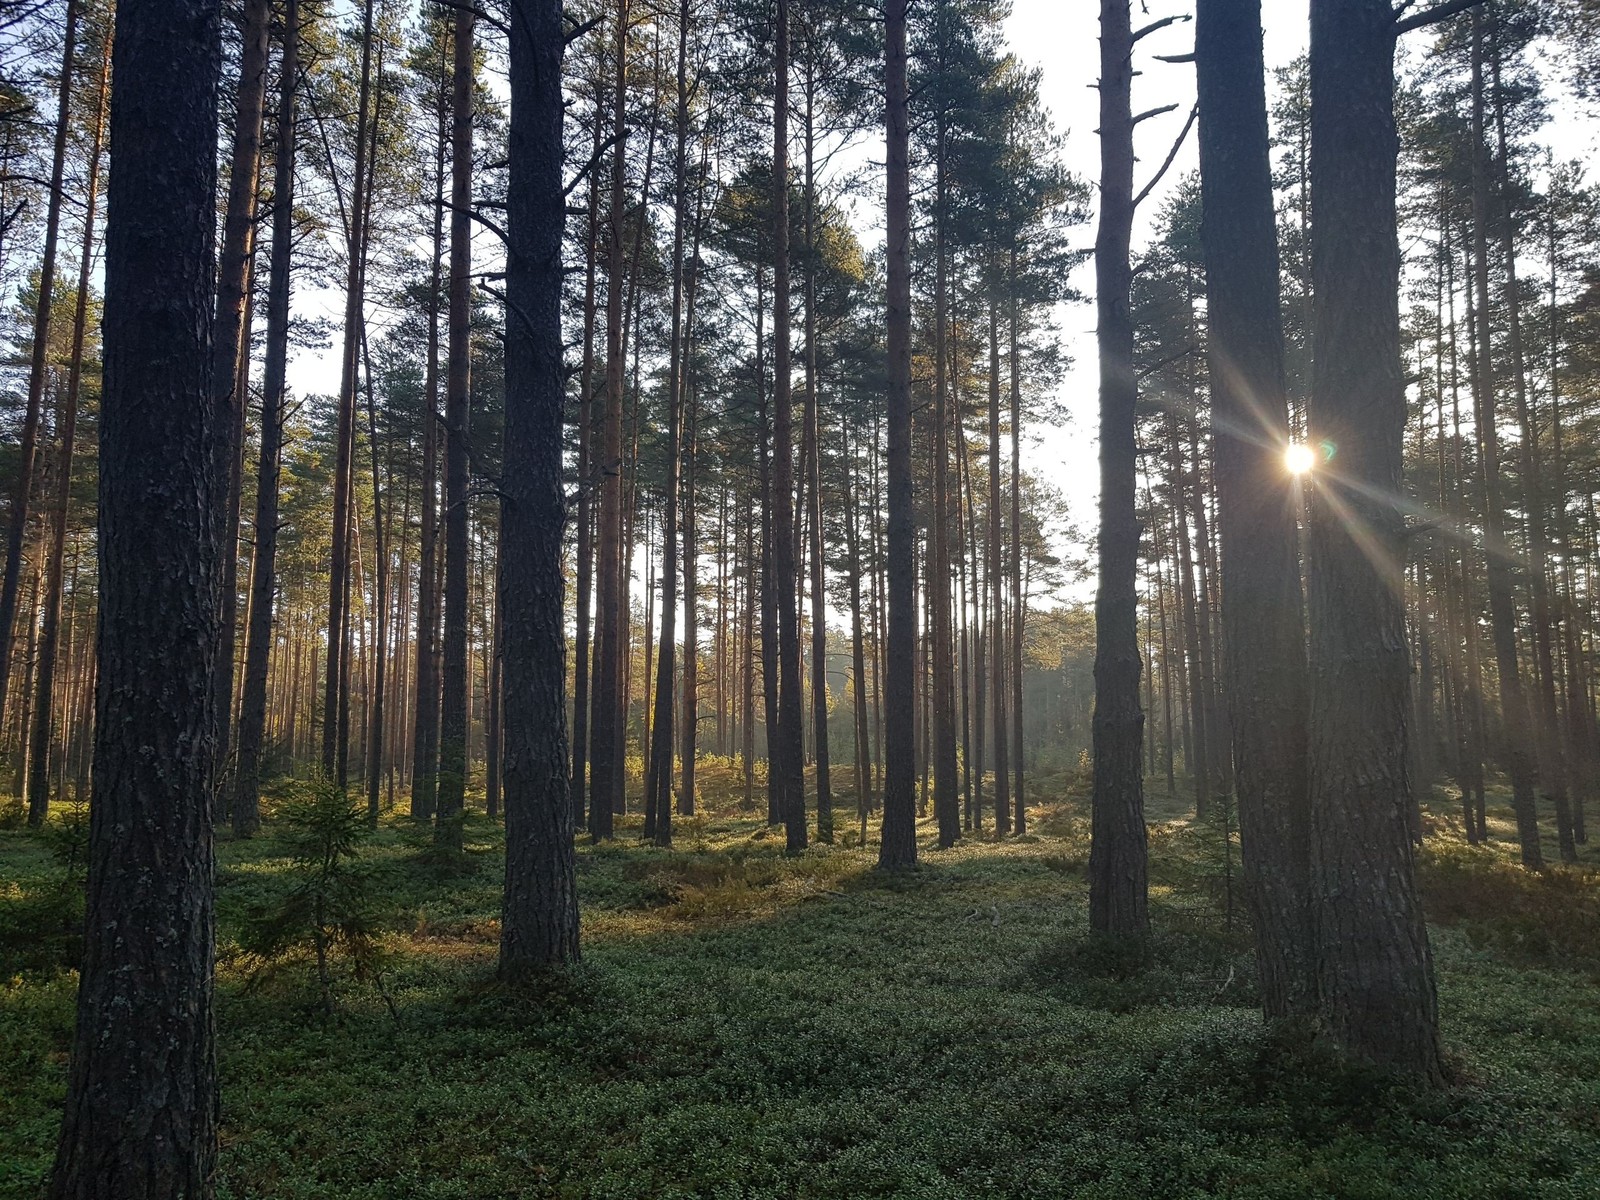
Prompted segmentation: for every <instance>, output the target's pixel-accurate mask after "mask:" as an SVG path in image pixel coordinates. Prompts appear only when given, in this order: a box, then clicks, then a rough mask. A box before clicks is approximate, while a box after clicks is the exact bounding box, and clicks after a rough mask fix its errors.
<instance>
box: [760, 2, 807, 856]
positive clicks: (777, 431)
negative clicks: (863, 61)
mask: <svg viewBox="0 0 1600 1200" xmlns="http://www.w3.org/2000/svg"><path fill="white" fill-rule="evenodd" d="M773 57H774V58H775V60H776V64H775V70H776V78H777V82H776V87H775V90H774V93H773V108H772V243H773V247H772V248H773V264H772V384H773V387H772V521H773V526H772V574H773V588H774V590H775V591H776V592H777V599H778V712H777V717H778V719H777V723H776V729H775V732H776V735H777V738H776V744H775V745H774V746H773V747H772V748H771V749H770V750H769V752H768V757H769V760H770V763H771V765H770V767H769V770H774V771H776V773H777V779H778V802H779V805H780V808H781V810H782V813H783V821H784V828H785V833H786V837H785V841H786V844H787V848H788V851H789V853H790V854H797V853H799V852H800V851H801V850H804V849H805V848H806V789H805V746H804V732H803V729H804V725H803V722H804V720H805V718H804V716H803V715H802V714H803V712H804V708H803V702H802V689H801V685H800V610H799V604H798V600H797V598H796V589H797V588H798V586H799V574H798V571H797V570H796V566H795V536H794V535H795V504H794V405H793V395H794V392H793V386H792V380H791V372H790V353H791V347H790V344H789V0H777V14H776V17H775V25H774V28H773ZM768 727H769V729H771V728H772V725H771V723H770V720H769V726H768Z"/></svg>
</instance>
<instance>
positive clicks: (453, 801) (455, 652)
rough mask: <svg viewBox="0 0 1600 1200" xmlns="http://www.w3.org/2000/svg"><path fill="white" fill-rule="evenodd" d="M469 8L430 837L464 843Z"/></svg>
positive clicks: (454, 151)
mask: <svg viewBox="0 0 1600 1200" xmlns="http://www.w3.org/2000/svg"><path fill="white" fill-rule="evenodd" d="M476 21H477V17H476V14H475V11H474V10H473V9H470V8H465V7H463V8H458V9H456V17H455V25H456V38H455V62H454V66H453V73H452V82H453V84H454V95H453V97H452V102H451V116H452V119H453V120H454V123H455V125H454V129H453V130H452V133H451V139H450V318H449V337H450V350H449V360H448V361H449V368H448V370H447V371H446V373H445V399H444V412H445V416H444V422H445V456H444V662H443V667H444V671H443V675H444V679H443V684H444V693H443V698H442V700H441V703H440V707H439V798H438V812H437V816H436V824H435V826H434V842H435V844H436V845H439V846H441V847H444V848H445V849H446V850H451V851H456V850H460V849H461V822H462V820H463V819H464V817H465V809H466V792H467V726H468V720H467V688H468V680H467V618H468V613H467V556H468V554H469V553H470V551H471V531H470V528H469V525H468V515H469V504H468V496H467V488H468V485H469V483H470V478H469V459H468V454H467V436H468V435H467V423H468V420H469V415H468V408H469V405H470V403H471V394H470V393H471V386H472V91H473V76H474V70H473V65H474V64H473V52H472V42H473V37H472V35H473V28H474V25H475V23H476Z"/></svg>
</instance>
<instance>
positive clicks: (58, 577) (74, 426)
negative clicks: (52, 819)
mask: <svg viewBox="0 0 1600 1200" xmlns="http://www.w3.org/2000/svg"><path fill="white" fill-rule="evenodd" d="M108 34H109V31H108ZM110 72H111V43H110V39H109V36H108V38H107V41H106V44H105V46H104V48H103V51H102V60H101V65H100V90H99V94H98V96H97V97H96V99H95V118H94V138H93V143H92V145H91V147H90V150H89V178H88V180H87V183H86V185H85V190H84V217H83V244H82V248H81V250H80V252H79V256H78V292H77V296H76V297H75V299H74V302H73V312H72V352H71V356H70V358H69V359H68V362H69V364H70V366H69V368H68V375H67V394H66V397H65V398H64V399H63V400H62V402H61V430H60V442H61V446H60V451H59V454H58V456H57V465H56V494H55V497H54V499H53V503H52V504H51V508H50V548H49V551H48V553H47V554H46V557H45V561H46V563H47V566H46V579H45V593H44V615H43V617H42V619H41V621H40V628H39V645H38V649H37V651H36V659H37V665H36V668H35V679H34V702H33V744H32V747H31V748H30V749H29V751H28V823H29V824H30V825H35V826H37V825H40V824H42V823H43V821H44V819H45V817H46V816H47V815H48V813H49V810H50V743H51V729H52V726H53V725H54V711H55V675H56V660H57V646H58V645H59V643H60V637H61V589H62V583H63V576H64V575H65V567H66V549H67V510H68V507H69V505H70V502H71V499H72V460H73V452H74V449H75V445H74V443H75V441H76V438H77V431H78V394H79V390H80V388H81V386H82V383H83V341H84V335H85V332H86V330H87V326H88V323H89V286H90V276H91V273H92V271H93V269H94V232H95V230H94V222H95V205H96V202H97V200H98V198H99V188H100V152H101V150H102V149H103V146H104V140H105V112H106V98H107V91H108V87H109V84H110ZM71 715H72V714H71V712H70V711H69V712H68V713H67V716H68V718H69V722H70V718H71ZM63 740H65V739H63ZM219 757H220V751H219Z"/></svg>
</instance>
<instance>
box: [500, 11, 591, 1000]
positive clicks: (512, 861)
mask: <svg viewBox="0 0 1600 1200" xmlns="http://www.w3.org/2000/svg"><path fill="white" fill-rule="evenodd" d="M510 16H511V21H510V28H511V34H510V42H511V81H510V88H511V140H510V170H511V181H510V188H509V190H508V191H507V196H508V197H509V203H508V206H507V213H506V215H507V219H508V222H507V235H508V237H507V245H506V313H507V315H506V435H505V437H506V440H505V463H504V470H503V473H502V478H501V491H502V496H501V504H500V592H499V600H498V609H499V612H500V613H501V627H500V636H501V638H502V640H503V645H504V664H503V668H502V669H503V671H504V673H505V675H504V683H503V689H504V705H505V713H504V718H503V721H504V727H503V733H504V738H505V757H504V788H505V804H506V881H505V897H504V901H503V903H502V906H501V924H500V976H501V978H502V979H512V980H516V979H521V978H525V977H527V976H528V975H530V974H532V973H534V972H536V971H538V970H540V969H543V968H546V967H549V966H553V965H556V964H561V963H567V962H571V961H573V960H575V959H576V958H577V957H578V900H577V891H576V875H577V871H576V865H575V862H574V857H573V847H572V833H573V821H572V803H571V794H570V789H569V785H568V781H567V745H566V696H565V694H564V693H565V690H566V626H565V621H564V616H563V601H564V594H563V593H564V590H565V576H564V574H563V568H562V538H563V533H564V530H565V526H566V518H567V501H566V491H565V480H564V478H563V464H562V447H563V437H562V420H563V413H564V408H565V395H564V392H565V384H564V380H565V371H564V369H563V364H562V345H561V341H562V339H561V280H562V260H561V232H562V225H563V223H564V221H565V215H566V196H565V192H564V188H563V179H562V154H561V147H562V141H561V123H562V113H563V108H562V98H561V57H562V49H563V46H564V41H563V30H562V23H561V4H560V3H559V0H513V3H512V5H511V12H510Z"/></svg>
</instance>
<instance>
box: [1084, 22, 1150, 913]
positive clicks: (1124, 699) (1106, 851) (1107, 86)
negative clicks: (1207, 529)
mask: <svg viewBox="0 0 1600 1200" xmlns="http://www.w3.org/2000/svg"><path fill="white" fill-rule="evenodd" d="M1131 24H1132V23H1131V20H1130V16H1129V10H1128V0H1101V4H1100V226H1099V231H1098V233H1097V234H1096V237H1095V253H1094V262H1095V303H1096V307H1097V309H1098V312H1099V318H1100V323H1099V329H1098V332H1097V341H1098V343H1099V350H1100V543H1099V553H1100V582H1099V587H1098V589H1097V591H1096V593H1095V662H1094V679H1095V704H1094V725H1093V739H1094V813H1093V821H1092V824H1093V830H1092V839H1093V840H1092V844H1091V848H1090V852H1089V925H1090V928H1092V929H1093V930H1095V931H1096V932H1098V933H1106V934H1115V935H1119V936H1143V934H1144V933H1145V932H1146V930H1147V929H1148V927H1149V923H1150V920H1149V914H1148V909H1147V903H1148V887H1147V861H1146V860H1147V849H1146V842H1145V827H1144V774H1143V762H1142V760H1143V753H1142V745H1141V741H1140V739H1141V737H1142V736H1143V732H1144V712H1143V710H1142V708H1141V707H1140V700H1139V670H1140V661H1139V625H1138V604H1139V598H1138V590H1137V589H1138V577H1139V516H1138V508H1137V503H1136V490H1135V489H1136V483H1137V479H1136V461H1137V458H1136V456H1137V451H1136V447H1135V445H1134V408H1135V405H1136V403H1137V400H1138V393H1139V388H1138V382H1137V380H1136V379H1135V377H1134V370H1133V316H1132V312H1131V309H1130V298H1129V296H1130V291H1131V289H1132V286H1133V271H1132V268H1131V265H1130V262H1129V257H1128V255H1129V243H1130V240H1131V238H1132V233H1133V207H1134V200H1133V161H1134V159H1133V124H1134V122H1133V109H1132V93H1133V43H1134V38H1133V33H1132V29H1131Z"/></svg>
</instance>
